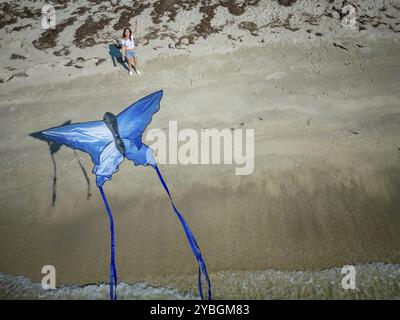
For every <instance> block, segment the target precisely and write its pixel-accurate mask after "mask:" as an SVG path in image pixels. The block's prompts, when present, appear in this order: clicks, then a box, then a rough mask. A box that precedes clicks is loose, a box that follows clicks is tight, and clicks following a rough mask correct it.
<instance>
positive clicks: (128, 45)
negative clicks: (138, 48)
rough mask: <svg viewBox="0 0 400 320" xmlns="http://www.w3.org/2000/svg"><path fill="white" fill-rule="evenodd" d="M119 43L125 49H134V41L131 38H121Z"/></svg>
mask: <svg viewBox="0 0 400 320" xmlns="http://www.w3.org/2000/svg"><path fill="white" fill-rule="evenodd" d="M121 45H122V46H124V47H125V48H127V49H134V48H135V41H134V40H133V38H132V39H129V38H128V39H127V40H124V39H121Z"/></svg>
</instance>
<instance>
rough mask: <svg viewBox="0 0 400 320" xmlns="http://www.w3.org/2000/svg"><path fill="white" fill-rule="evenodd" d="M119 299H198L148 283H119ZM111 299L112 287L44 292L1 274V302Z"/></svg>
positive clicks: (25, 280) (23, 280)
mask: <svg viewBox="0 0 400 320" xmlns="http://www.w3.org/2000/svg"><path fill="white" fill-rule="evenodd" d="M117 293H118V299H132V300H145V299H160V300H162V299H168V300H173V299H196V297H195V296H193V295H191V294H183V293H180V292H179V291H178V290H176V289H173V288H164V287H152V286H150V285H148V284H146V283H135V284H132V285H129V284H126V283H124V282H120V283H119V284H118V288H117ZM108 298H109V286H108V284H105V283H100V284H89V285H85V286H64V285H61V286H60V287H58V288H56V289H54V290H51V289H49V290H45V289H43V288H42V285H41V284H40V283H37V282H33V281H32V280H30V279H28V278H26V277H23V276H18V277H15V276H10V275H7V274H4V273H0V299H50V300H52V299H61V300H78V299H87V300H97V299H99V300H101V299H108Z"/></svg>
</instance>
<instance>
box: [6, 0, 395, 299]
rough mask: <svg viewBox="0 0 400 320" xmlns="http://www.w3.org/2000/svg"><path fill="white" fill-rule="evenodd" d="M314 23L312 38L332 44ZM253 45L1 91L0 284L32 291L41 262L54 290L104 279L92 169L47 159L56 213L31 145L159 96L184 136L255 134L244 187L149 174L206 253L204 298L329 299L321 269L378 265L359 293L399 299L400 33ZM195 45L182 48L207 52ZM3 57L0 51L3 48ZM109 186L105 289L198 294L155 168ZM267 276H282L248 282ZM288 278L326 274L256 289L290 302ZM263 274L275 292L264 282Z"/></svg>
mask: <svg viewBox="0 0 400 320" xmlns="http://www.w3.org/2000/svg"><path fill="white" fill-rule="evenodd" d="M298 2H300V1H298ZM387 2H388V3H389V4H391V5H393V2H390V1H387ZM271 3H272V2H271ZM305 3H306V4H307V3H309V1H305ZM271 5H272V6H278V5H277V4H276V3H275V2H274V3H272V4H271ZM297 5H299V4H297ZM394 5H395V4H394ZM258 8H259V10H260V11H259V12H265V10H267V9H265V8H264V9H263V7H261V4H259V7H258ZM293 8H295V7H291V8H288V9H287V10H295V9H293ZM391 8H392V11H389V12H388V15H390V16H392V15H396V16H395V19H397V20H396V21H398V20H399V15H400V11H396V9H395V8H394V7H391ZM256 9H257V7H254V8H253V9H252V10H253V11H254V10H256ZM149 10H150V8H149ZM218 10H219V9H218ZM221 10H222V9H221ZM249 10H250V9H249ZM263 10H264V11H263ZM254 12H255V11H254ZM257 12H258V11H257ZM386 12H387V11H386ZM256 16H257V17H259V16H262V15H261V14H259V15H256ZM193 19H195V18H193ZM259 19H261V18H259ZM143 20H145V18H143ZM327 23H328V22H326V23H325V24H323V23H322V22H320V24H319V26H318V28H321V29H323V30H325V31H326V32H329V25H328V26H327V25H326V24H327ZM329 23H332V25H333V22H329ZM393 26H396V25H395V24H393ZM324 28H325V29H324ZM380 28H385V29H380ZM281 29H282V28H278V30H281ZM283 29H285V28H283ZM273 30H275V28H273ZM285 30H286V29H285ZM264 32H265V33H266V34H269V35H270V36H271V38H270V40H271V41H268V42H261V41H259V40H260V38H259V37H258V38H257V39H258V40H257V41H255V40H253V39H251V38H256V37H255V36H252V35H248V37H249V39H250V40H249V42H246V40H244V43H245V45H238V46H237V47H235V48H234V47H233V46H231V47H229V50H228V49H226V44H225V43H224V42H223V41H222V40H221V39H219V38H218V35H215V37H214V38H213V35H211V36H210V38H209V40H210V43H216V44H218V46H219V47H222V49H221V50H220V51H221V52H218V51H219V50H216V51H217V52H214V53H213V52H209V51H210V50H209V48H208V49H204V50H203V51H201V53H199V52H197V53H193V54H192V53H191V52H179V53H175V52H173V53H172V54H168V55H167V54H165V55H164V54H160V55H157V56H152V57H151V58H150V57H147V58H146V59H143V63H142V65H141V69H142V70H143V75H141V76H140V77H138V76H135V77H133V78H131V77H129V76H128V75H127V73H126V71H125V70H124V69H123V68H122V67H121V66H117V67H114V66H113V65H112V64H111V63H109V65H107V66H106V63H103V64H102V65H104V70H102V71H96V72H94V71H93V70H92V69H90V67H88V68H87V70H86V69H85V68H84V69H83V71H80V72H81V74H80V75H77V74H76V72H77V71H75V73H74V75H73V76H71V80H69V81H65V79H66V77H64V79H63V78H62V75H63V74H64V73H63V72H65V70H64V71H63V68H61V69H60V70H58V69H57V68H55V70H58V71H57V72H55V71H54V72H53V73H51V72H50V71H49V72H50V73H49V76H48V77H49V78H48V79H44V78H43V77H44V75H43V74H41V73H40V72H38V73H32V78H25V77H23V78H14V79H12V80H10V81H8V82H5V83H3V84H1V87H0V93H1V99H0V100H1V101H0V110H1V113H2V116H1V118H0V133H1V135H2V137H3V139H2V142H1V143H0V179H1V181H2V184H1V193H0V204H1V209H0V212H1V214H0V256H1V259H0V272H2V273H4V274H9V275H24V276H26V277H28V278H30V279H32V280H34V281H40V280H41V277H42V274H41V273H40V271H41V268H42V266H43V265H46V264H52V265H54V266H55V267H56V269H57V284H58V285H60V284H64V285H72V284H78V285H84V284H88V283H97V282H99V281H100V282H107V279H108V263H109V260H108V258H109V234H108V220H107V215H106V213H105V211H104V208H103V204H102V202H101V198H100V195H99V193H98V191H97V190H96V187H95V179H94V176H93V175H92V174H91V173H90V171H91V168H92V163H91V161H90V157H89V156H88V155H86V154H83V153H80V152H78V153H76V154H75V153H74V152H73V151H72V150H71V149H68V148H66V147H62V148H61V149H60V150H57V152H55V153H54V161H55V164H56V174H57V182H56V186H57V187H56V198H55V200H54V206H53V205H52V202H53V199H52V196H53V175H54V171H53V162H52V158H51V156H50V150H49V147H48V145H47V143H46V142H44V141H40V140H39V139H35V138H33V137H32V136H30V134H31V133H34V132H37V131H40V130H42V129H45V128H48V127H52V126H57V125H61V124H63V123H65V122H66V121H69V120H70V121H72V122H80V121H89V120H95V119H100V118H101V117H102V115H103V114H104V112H106V111H111V112H114V113H118V112H119V111H120V110H122V109H123V108H124V107H126V106H128V105H129V104H130V103H131V102H132V101H134V100H136V99H138V98H140V97H142V96H144V95H146V94H148V93H150V92H152V91H155V90H159V89H163V90H164V98H163V100H162V103H161V109H160V111H159V112H158V113H157V114H156V115H155V116H154V118H153V121H152V123H151V125H150V128H162V129H163V128H167V127H168V121H169V120H176V121H178V126H179V127H180V128H193V129H195V130H200V129H202V128H217V129H223V128H244V129H245V128H254V130H255V168H254V172H253V174H251V175H248V176H236V175H235V174H234V173H235V171H234V168H235V166H234V165H186V166H185V165H163V166H161V170H162V172H163V173H164V176H165V179H166V180H167V181H168V183H169V185H170V188H171V190H172V193H173V196H174V199H175V202H176V204H177V206H178V208H179V209H180V210H181V212H182V213H183V215H184V216H185V218H186V219H187V221H188V223H189V224H190V225H191V227H192V230H193V232H194V233H195V235H196V237H197V240H198V242H199V245H200V247H201V248H202V251H203V255H204V257H205V260H206V263H207V267H208V269H209V271H210V273H211V278H212V280H213V283H214V288H215V296H216V297H219V298H240V297H251V298H268V297H278V298H282V297H295V298H302V297H303V298H304V297H342V295H344V296H345V294H344V293H343V294H341V293H338V292H337V291H338V289H337V288H339V286H340V279H339V280H338V279H337V277H338V274H340V269H330V270H331V271H326V272H327V273H326V274H327V276H326V277H325V274H324V273H323V272H324V271H321V270H324V269H329V268H334V267H341V266H344V265H348V264H353V265H359V266H361V267H360V270H366V269H365V268H367V267H365V264H368V263H378V265H374V266H375V267H373V268H372V269H371V268H369V269H368V268H367V269H368V273H367V275H366V276H365V277H368V276H369V277H371V278H374V277H377V276H378V277H379V279H383V280H382V281H381V282H380V283H375V282H373V281H372V282H371V281H369V282H368V281H367V280H365V279H364V280H365V282H364V284H365V285H366V286H367V284H368V286H369V287H368V288H372V289H371V290H372V291H373V293H369V291H368V290H367V289H366V290H365V291H363V292H361V293H355V294H356V295H357V294H359V296H356V297H359V298H365V297H378V298H382V297H390V298H393V297H399V296H400V294H399V292H400V288H399V286H398V285H396V283H397V282H398V281H399V279H400V273H399V268H400V267H399V266H398V264H399V263H400V245H399V243H400V233H399V228H400V215H399V207H400V170H399V163H400V141H399V138H400V92H399V87H400V86H399V85H400V41H399V40H400V38H399V36H398V33H396V32H394V31H391V30H390V29H389V28H388V26H387V25H383V26H381V25H379V26H378V27H377V28H374V30H373V32H375V33H372V35H371V33H368V32H366V33H363V32H360V31H343V30H342V31H341V32H342V33H341V34H340V35H336V36H334V35H330V36H329V37H318V36H316V37H314V38H312V39H310V40H308V38H307V36H306V35H305V34H307V32H306V31H304V30H303V29H301V30H299V31H298V32H301V36H298V37H296V33H297V32H294V31H288V30H286V31H283V32H282V31H281V32H282V37H287V38H288V39H284V40H281V41H278V40H279V39H275V41H273V40H272V38H273V37H276V35H274V34H272V33H271V29H269V30H268V29H267V30H266V31H264ZM287 32H288V33H290V37H289V35H287V34H286V33H287ZM346 32H347V33H346ZM371 32H372V31H371ZM303 33H304V34H303ZM235 35H236V34H235ZM380 35H382V36H380ZM3 36H4V35H3ZM338 40H340V41H338ZM154 41H155V42H157V40H154ZM164 41H168V39H167V40H164ZM201 41H202V40H199V42H200V43H199V42H196V44H193V45H192V46H190V45H189V46H187V48H188V50H189V51H196V50H195V48H196V46H198V47H199V46H201V45H203V46H204V44H202V43H201ZM333 43H336V44H340V46H342V47H339V46H335V45H333ZM218 46H217V47H218ZM94 48H97V49H96V50H97V51H98V54H99V55H100V54H103V55H104V56H105V57H107V54H108V53H107V51H105V50H104V48H103V49H101V45H100V46H97V47H96V46H95V47H93V48H91V49H90V48H89V49H88V50H89V51H90V50H94ZM99 48H100V49H99ZM223 48H225V49H226V50H223ZM1 50H9V48H8V49H4V48H3V42H2V48H1ZM79 50H80V49H76V50H75V51H74V54H80V53H77V52H79ZM85 50H86V49H85ZM163 50H164V49H163ZM165 50H166V51H168V50H167V49H165ZM153 51H156V50H153ZM170 51H173V49H170ZM170 51H168V52H170ZM222 51H225V52H222ZM85 52H86V51H85ZM41 54H42V53H41ZM52 59H53V58H52ZM108 62H109V61H108ZM31 68H34V66H33V65H32V66H31ZM41 68H42V67H41ZM67 72H69V71H67ZM35 77H36V78H37V79H38V81H36V80H35V79H36V78H35ZM40 78H41V79H40ZM28 80H29V81H28ZM50 80H51V81H50ZM82 168H83V169H82ZM84 172H85V173H87V175H88V181H89V185H88V181H87V178H86V176H85V174H84ZM88 187H90V194H91V196H90V197H88ZM105 190H106V192H107V195H108V197H109V201H110V204H111V207H112V210H113V213H114V216H115V217H114V218H115V222H116V241H117V257H116V258H117V267H118V272H119V274H118V275H119V279H121V281H124V282H126V283H137V282H145V283H150V284H152V285H154V286H157V285H162V286H172V287H175V288H178V289H180V290H182V291H184V292H189V293H194V294H195V293H196V288H195V276H194V273H195V272H196V265H195V261H194V259H193V256H192V254H191V252H190V249H189V247H188V245H187V243H186V240H185V236H184V233H183V231H182V230H181V227H180V225H179V224H178V221H177V219H176V217H175V216H174V215H173V213H172V211H171V209H170V206H169V202H168V198H167V197H166V195H165V194H164V192H163V190H162V187H161V185H160V184H159V182H158V180H157V176H156V174H155V173H154V171H153V170H151V169H150V168H144V167H133V166H132V164H131V163H128V162H126V161H125V162H124V163H123V164H122V165H121V168H120V172H119V173H118V174H116V175H114V177H113V179H112V181H111V182H108V183H107V184H106V185H105ZM379 263H380V264H379ZM384 264H393V265H395V266H393V267H390V266H389V267H387V266H385V265H384ZM363 268H364V269H363ZM382 268H383V269H382ZM385 268H387V269H385ZM263 270H279V271H282V272H283V271H285V272H286V273H282V274H284V275H285V276H284V277H280V276H279V275H278V276H277V275H273V274H271V273H267V274H262V275H260V273H259V272H262V271H263ZM296 270H304V271H307V272H310V273H309V275H310V276H309V277H312V275H314V276H315V277H316V278H318V279H322V280H320V281H322V282H323V281H324V279H327V280H326V281H325V284H324V285H325V286H326V287H327V289H326V290H325V291H323V292H319V291H318V290H315V289H314V291H315V292H314V291H312V290H311V291H310V292H306V293H304V292H303V294H302V291H301V289H299V291H298V292H297V291H296V293H293V292H291V293H290V294H289V293H286V295H285V294H282V295H279V294H275V295H274V294H271V292H267V291H268V290H267V291H265V290H266V289H265V288H267V287H268V288H271V290H272V291H273V289H274V288H277V287H278V284H277V283H278V282H279V281H281V283H285V285H282V288H284V289H282V290H287V291H285V292H290V290H292V289H293V287H292V288H290V286H288V285H287V280H285V279H288V278H291V277H292V278H291V279H297V280H296V281H297V283H298V285H297V287H300V286H301V284H303V282H302V281H303V280H304V281H305V278H307V277H305V278H304V277H303V276H298V275H297V276H296V275H295V274H294V273H290V272H293V271H296ZM338 270H339V271H338ZM371 270H372V271H371ZM379 270H380V271H379ZM382 270H383V271H382ZM387 270H388V271H387ZM386 271H387V272H386ZM257 272H258V273H257ZM269 272H272V271H269ZM321 272H322V273H321ZM329 272H330V273H329ZM360 272H361V271H360ZM249 273H251V275H252V276H251V277H250V276H249ZM328 275H331V276H328ZM263 277H264V278H263ZM268 277H270V278H269V279H275V278H274V277H276V278H277V279H280V280H269V281H270V282H268V283H265V282H263V281H262V279H264V280H265V279H266V278H268ZM385 277H386V278H385ZM388 277H389V278H388ZM250 278H251V279H252V280H251V281H253V282H251V281H250V280H248V279H250ZM238 279H239V280H238ZM246 279H247V280H246ZM257 279H258V280H257ZM307 279H308V278H307ZM333 279H334V280H335V281H336V282H335V283H334V284H331V283H330V281H333ZM249 281H250V282H249ZM285 281H286V282H285ZM249 283H250V284H251V285H248V286H247V287H246V284H249ZM379 286H381V287H379ZM359 287H361V289H363V284H359ZM332 288H336V289H334V290H336V294H334V293H332V292H331V291H332ZM365 288H366V287H365ZM385 288H390V290H389V289H388V290H386V291H385ZM329 290H330V291H329ZM339 291H340V290H339ZM346 294H348V293H346ZM2 296H3V297H4V293H3V294H2ZM5 297H7V296H5ZM189 297H190V296H189ZM345 297H346V296H345Z"/></svg>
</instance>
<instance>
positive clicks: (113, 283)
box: [99, 187, 117, 300]
mask: <svg viewBox="0 0 400 320" xmlns="http://www.w3.org/2000/svg"><path fill="white" fill-rule="evenodd" d="M99 190H100V193H101V196H102V197H103V202H104V205H105V207H106V210H107V214H108V218H109V220H110V234H111V262H110V300H117V269H116V267H115V240H114V220H113V216H112V213H111V210H110V207H109V205H108V201H107V198H106V195H105V193H104V190H103V188H102V187H99Z"/></svg>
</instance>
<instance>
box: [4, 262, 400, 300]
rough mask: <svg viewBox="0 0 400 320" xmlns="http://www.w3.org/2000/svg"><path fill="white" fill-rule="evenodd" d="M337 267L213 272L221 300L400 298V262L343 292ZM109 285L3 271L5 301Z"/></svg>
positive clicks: (147, 293)
mask: <svg viewBox="0 0 400 320" xmlns="http://www.w3.org/2000/svg"><path fill="white" fill-rule="evenodd" d="M341 270H342V268H339V267H336V268H331V269H326V270H322V271H293V272H286V271H285V272H284V271H276V270H264V271H245V272H228V271H224V272H217V273H213V274H211V279H212V282H213V291H214V298H216V299H400V264H384V263H371V264H362V265H355V270H356V286H357V289H355V290H351V289H348V290H344V289H343V288H342V285H341V282H342V279H343V277H344V276H345V274H342V273H341ZM108 290H109V286H108V285H107V284H104V283H102V284H89V285H85V286H63V285H62V286H60V287H58V288H57V289H55V290H44V289H42V286H41V284H40V283H37V282H33V281H31V280H30V279H28V278H26V277H23V276H17V277H16V276H11V275H7V274H3V273H0V298H1V299H108V292H109V291H108ZM118 299H171V300H172V299H198V297H197V296H196V295H194V294H192V293H183V292H180V291H179V290H177V289H174V288H171V287H153V286H151V285H149V284H146V283H136V284H126V283H124V282H121V283H119V284H118Z"/></svg>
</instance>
